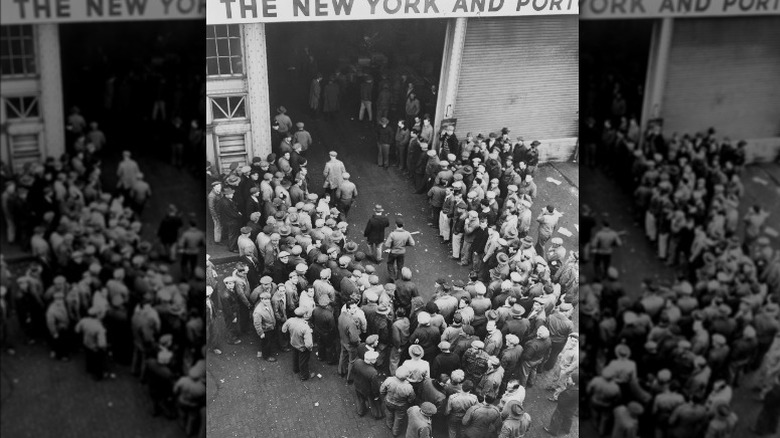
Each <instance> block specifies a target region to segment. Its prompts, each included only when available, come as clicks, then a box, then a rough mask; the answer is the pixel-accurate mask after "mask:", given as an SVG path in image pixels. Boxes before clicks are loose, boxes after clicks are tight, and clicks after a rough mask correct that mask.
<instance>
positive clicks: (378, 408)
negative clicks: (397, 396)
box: [352, 350, 384, 420]
mask: <svg viewBox="0 0 780 438" xmlns="http://www.w3.org/2000/svg"><path fill="white" fill-rule="evenodd" d="M378 356H379V354H378V353H377V352H376V351H371V350H369V351H366V354H365V356H364V357H363V358H362V359H361V358H357V359H355V364H354V365H353V367H352V376H353V377H354V379H355V380H354V381H355V398H356V404H357V414H358V416H360V417H362V416H364V415H366V409H370V410H371V412H372V414H373V416H374V418H375V419H377V420H379V419H381V418H383V417H384V414H383V412H382V402H381V396H382V395H381V394H380V391H379V379H378V372H377V370H376V360H377V357H378Z"/></svg>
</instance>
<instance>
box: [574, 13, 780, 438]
mask: <svg viewBox="0 0 780 438" xmlns="http://www.w3.org/2000/svg"><path fill="white" fill-rule="evenodd" d="M580 8H581V9H580V20H581V21H582V22H581V24H580V55H581V58H580V59H581V61H580V78H581V81H580V95H581V96H582V97H581V104H580V106H581V108H582V111H583V117H582V121H583V124H582V129H581V132H580V134H581V136H582V137H581V139H582V141H581V144H582V150H583V152H584V154H583V158H582V165H581V170H582V175H583V177H582V181H583V182H584V183H583V186H582V192H581V196H580V211H581V213H580V214H581V218H580V222H581V226H582V228H583V229H582V231H583V234H582V238H581V241H580V242H581V245H582V249H581V254H582V258H581V260H582V265H583V270H582V280H581V282H580V288H581V290H580V293H579V302H580V305H579V309H578V310H579V314H580V325H581V327H580V339H581V341H582V342H581V345H583V350H582V355H581V356H580V373H581V376H582V377H583V380H582V383H583V385H585V387H586V394H583V398H582V401H583V402H582V403H583V404H582V405H581V406H580V408H581V409H580V414H579V421H580V431H581V432H580V433H581V436H583V437H589V438H596V437H599V436H612V437H617V436H621V437H628V436H631V437H656V438H660V437H666V438H683V437H707V438H710V437H718V436H719V437H733V438H748V437H762V436H763V437H777V436H780V435H779V432H778V419H780V319H778V317H779V315H780V240H779V239H778V237H779V236H778V232H779V230H780V221H779V220H778V217H780V202H779V201H780V100H778V99H780V82H778V78H780V9H778V4H777V3H776V2H775V3H772V2H760V1H756V2H751V1H732V0H707V1H693V2H686V1H680V2H677V1H660V0H659V1H649V0H644V1H632V2H622V1H614V0H612V1H601V0H588V1H584V2H581V3H580Z"/></svg>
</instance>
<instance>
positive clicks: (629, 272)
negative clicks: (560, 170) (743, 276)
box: [580, 164, 780, 438]
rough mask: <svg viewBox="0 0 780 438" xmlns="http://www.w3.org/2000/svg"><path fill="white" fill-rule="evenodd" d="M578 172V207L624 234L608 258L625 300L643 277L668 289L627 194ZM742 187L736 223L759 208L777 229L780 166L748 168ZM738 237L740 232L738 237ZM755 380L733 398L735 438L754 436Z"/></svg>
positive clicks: (586, 431)
mask: <svg viewBox="0 0 780 438" xmlns="http://www.w3.org/2000/svg"><path fill="white" fill-rule="evenodd" d="M581 170H582V173H583V176H582V178H583V181H587V184H585V185H584V186H583V187H582V194H581V197H580V202H581V203H583V204H589V205H590V206H591V207H592V208H593V210H594V212H596V214H597V217H596V218H597V220H598V219H608V220H609V221H610V225H611V226H612V228H613V229H615V230H618V231H624V232H625V234H624V235H623V247H622V248H620V249H618V250H617V252H616V254H615V256H613V258H612V263H613V265H614V266H615V267H617V268H618V269H619V270H620V274H621V282H622V283H623V285H624V286H625V288H626V292H627V293H628V294H629V296H638V295H639V293H640V284H641V282H642V280H643V279H644V278H647V277H652V278H655V279H657V280H660V281H662V282H667V283H671V280H673V278H674V271H673V270H672V269H671V268H669V267H667V266H666V265H665V264H664V263H663V262H661V261H659V260H658V258H657V255H656V252H655V249H654V247H653V246H652V245H651V244H650V243H649V242H648V241H647V239H646V238H645V236H644V232H643V230H642V228H641V226H640V224H638V223H635V222H634V220H633V213H632V207H633V199H632V197H631V195H630V193H629V189H628V188H625V187H620V186H617V185H616V183H615V182H614V180H612V179H610V178H608V177H606V176H605V175H604V174H603V173H602V172H601V171H594V170H592V169H588V168H585V167H583V168H582V169H581ZM754 178H757V180H754ZM742 181H743V183H744V184H745V197H744V199H743V201H742V202H741V205H740V217H742V216H744V214H745V211H746V210H747V208H748V207H750V206H752V205H754V204H761V205H762V206H763V207H764V209H766V210H768V211H770V212H771V216H770V219H769V220H768V221H767V224H769V225H770V227H771V226H774V229H777V228H778V226H777V224H778V221H777V218H778V217H780V202H778V201H779V200H780V165H777V164H762V165H755V166H749V167H747V169H746V172H745V175H744V176H743V178H742ZM599 215H600V216H599ZM741 232H742V231H741V229H740V236H741V235H742V234H741ZM770 233H771V231H770ZM767 236H768V237H770V239H771V242H772V245H773V246H774V247H775V248H778V247H780V240H778V237H777V236H776V235H774V236H772V235H767ZM582 272H583V273H584V274H587V275H588V276H589V277H590V276H592V275H593V268H592V265H591V266H588V267H585V268H584V269H583V271H582ZM753 378H754V376H753V375H752V374H751V375H748V376H747V378H746V379H745V380H744V384H743V385H742V387H741V388H740V389H738V390H735V392H734V399H733V402H732V407H733V408H734V410H735V412H736V414H737V415H738V416H739V419H740V423H739V425H738V427H737V433H736V434H735V435H734V436H733V438H748V437H753V436H755V435H752V434H751V433H750V432H749V431H748V430H747V429H748V428H749V427H750V426H752V424H753V422H754V421H755V415H757V412H758V409H759V408H760V403H759V402H757V401H754V400H753V397H754V396H755V393H752V392H751V391H750V390H749V389H746V388H750V387H751V386H752V382H753ZM580 426H581V427H582V431H583V434H582V436H583V438H595V437H597V436H598V435H597V434H596V431H595V429H594V428H593V427H592V425H591V423H590V422H583V424H581V425H580Z"/></svg>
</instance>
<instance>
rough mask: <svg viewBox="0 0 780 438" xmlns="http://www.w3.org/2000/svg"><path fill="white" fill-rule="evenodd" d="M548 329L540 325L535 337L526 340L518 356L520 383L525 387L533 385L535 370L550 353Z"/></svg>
mask: <svg viewBox="0 0 780 438" xmlns="http://www.w3.org/2000/svg"><path fill="white" fill-rule="evenodd" d="M551 345H552V343H551V342H550V331H549V330H547V327H545V326H541V327H539V328H538V329H537V330H536V337H535V338H534V339H531V340H530V341H528V342H526V343H525V345H524V347H523V355H522V356H521V357H520V379H519V380H520V384H521V385H522V386H524V387H526V388H530V387H532V386H533V383H534V379H535V378H536V370H537V368H538V367H539V365H541V364H542V363H543V362H544V361H545V360H547V357H548V355H549V353H550V346H551Z"/></svg>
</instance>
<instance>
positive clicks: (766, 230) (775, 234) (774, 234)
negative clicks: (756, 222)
mask: <svg viewBox="0 0 780 438" xmlns="http://www.w3.org/2000/svg"><path fill="white" fill-rule="evenodd" d="M764 233H765V234H766V235H768V236H772V237H778V236H780V233H778V232H777V230H775V229H774V228H772V227H766V228H764Z"/></svg>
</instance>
